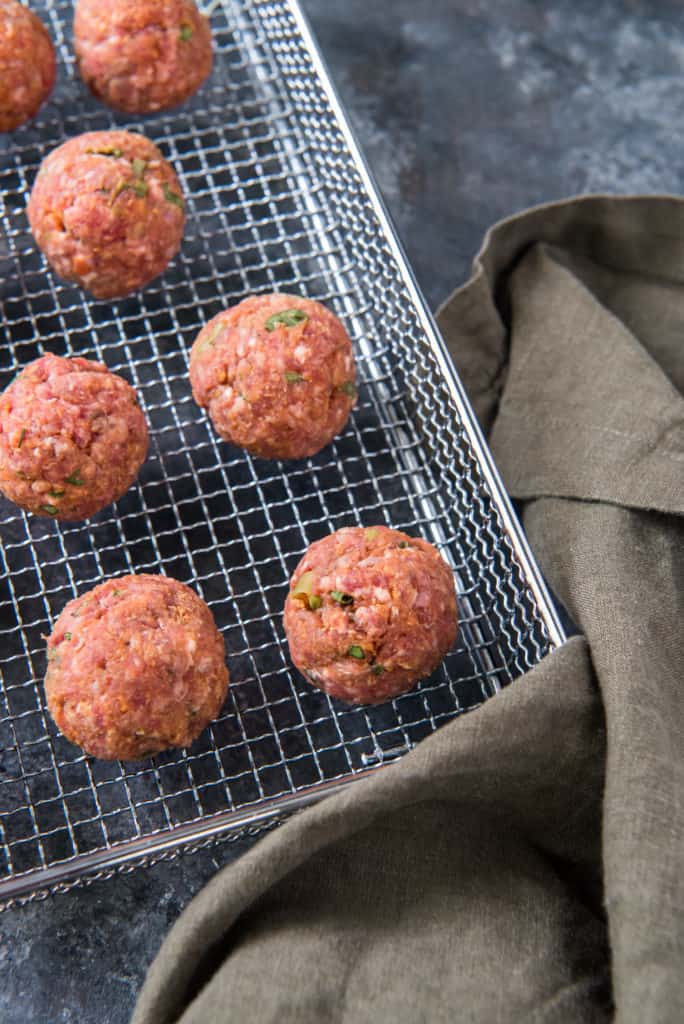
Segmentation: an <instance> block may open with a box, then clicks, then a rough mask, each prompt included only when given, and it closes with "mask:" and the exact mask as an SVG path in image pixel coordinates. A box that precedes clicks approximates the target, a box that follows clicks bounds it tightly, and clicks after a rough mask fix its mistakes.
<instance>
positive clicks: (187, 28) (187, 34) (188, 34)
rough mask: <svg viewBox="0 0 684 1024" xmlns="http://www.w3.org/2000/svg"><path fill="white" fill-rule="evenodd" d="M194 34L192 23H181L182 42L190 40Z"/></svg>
mask: <svg viewBox="0 0 684 1024" xmlns="http://www.w3.org/2000/svg"><path fill="white" fill-rule="evenodd" d="M194 34H195V33H194V31H193V28H192V25H181V27H180V37H181V39H182V40H183V42H184V43H188V42H190V40H191V39H192V37H193V35H194Z"/></svg>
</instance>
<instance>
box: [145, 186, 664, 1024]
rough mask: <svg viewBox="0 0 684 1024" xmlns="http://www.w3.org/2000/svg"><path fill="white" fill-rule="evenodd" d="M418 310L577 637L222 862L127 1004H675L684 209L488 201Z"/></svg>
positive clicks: (468, 1014)
mask: <svg viewBox="0 0 684 1024" xmlns="http://www.w3.org/2000/svg"><path fill="white" fill-rule="evenodd" d="M440 323H441V327H442V329H443V331H444V334H445V337H446V339H447V342H448V344H449V347H450V349H451V352H452V353H453V356H454V359H455V361H456V364H457V366H458V367H459V370H460V372H461V375H462V377H463V379H464V382H465V384H466V387H467V388H468V390H469V392H470V395H471V397H472V399H473V401H474V403H475V406H476V409H477V412H478V415H479V416H480V418H481V420H482V422H483V424H484V426H485V428H486V429H487V431H488V433H489V436H490V441H491V444H492V447H493V450H494V455H495V458H496V460H497V462H498V465H499V467H500V469H501V471H502V473H503V476H504V480H505V483H506V485H507V487H508V489H509V491H510V493H511V494H512V495H513V496H514V497H515V498H517V499H519V500H520V501H521V503H522V508H523V516H524V523H525V527H526V530H527V533H528V536H529V538H530V541H531V543H532V546H533V548H534V550H535V552H536V554H537V557H538V559H539V561H540V563H541V565H542V568H543V569H544V571H545V572H546V574H547V576H548V577H549V579H550V581H551V583H552V585H553V587H554V588H555V590H556V591H557V593H558V594H559V595H560V596H561V597H562V598H563V600H564V601H565V603H566V605H567V607H568V608H569V609H570V612H571V614H572V615H573V617H574V618H575V620H576V622H577V623H578V624H579V626H580V627H581V628H582V630H583V632H584V634H585V637H586V640H585V639H584V638H580V637H575V638H574V639H572V640H571V641H570V642H569V643H567V644H566V645H565V646H564V647H563V648H561V649H560V650H558V651H556V652H554V653H553V654H552V655H550V656H549V657H548V658H546V659H545V660H544V661H543V662H542V663H541V664H540V665H539V666H538V667H537V668H535V669H534V670H533V671H532V672H530V673H528V675H527V676H525V677H524V678H523V679H521V680H519V681H517V682H516V683H514V684H512V685H511V686H510V687H508V688H507V689H506V690H505V691H504V692H503V693H501V694H500V695H498V696H497V697H495V698H493V699H492V700H490V701H488V702H487V703H486V704H485V705H484V706H483V707H482V708H480V709H479V710H477V711H475V712H472V713H471V714H469V715H467V716H464V717H463V718H460V719H457V720H456V721H454V722H453V723H451V724H450V725H449V726H446V727H445V728H443V729H441V730H440V731H439V732H438V733H436V734H435V735H434V736H432V737H430V738H429V739H427V740H425V741H424V742H423V743H421V744H420V745H419V746H418V747H417V748H416V749H415V750H414V751H413V752H412V753H411V754H409V755H407V756H406V757H405V758H404V759H403V760H402V761H401V762H400V763H399V764H398V765H395V766H392V767H391V768H388V769H387V770H386V771H383V772H380V773H378V774H377V775H376V776H375V777H373V778H371V779H369V780H367V781H364V782H360V783H358V784H356V785H354V786H352V787H350V788H349V789H348V790H347V791H345V792H343V793H341V794H339V795H337V796H335V797H331V798H329V799H327V800H325V801H323V802H322V803H320V804H318V805H317V806H315V807H312V808H310V809H308V810H306V811H304V812H302V813H301V814H299V815H297V816H295V817H294V818H292V819H291V820H290V821H289V822H287V823H286V824H285V825H283V826H282V827H281V828H280V829H278V830H277V831H275V832H273V833H271V834H270V835H268V836H267V837H266V838H264V839H263V840H262V841H261V842H260V843H259V844H258V845H257V846H256V847H255V848H254V849H252V850H251V851H250V852H249V853H248V854H247V855H246V856H244V857H243V858H242V859H241V860H240V861H238V862H237V863H235V864H233V865H231V866H230V867H229V868H227V869H224V870H223V871H222V872H220V873H219V874H218V875H217V876H216V877H215V878H214V879H213V881H212V882H211V883H210V884H209V885H208V886H207V887H206V888H205V890H204V891H203V892H202V893H201V894H200V895H199V896H198V897H197V898H196V899H195V900H194V901H193V903H192V904H191V905H190V906H189V907H188V908H187V910H186V911H185V913H184V914H183V915H182V917H181V918H180V920H179V921H178V923H177V924H176V926H175V927H174V928H173V929H172V931H171V933H170V935H169V936H168V938H167V939H166V941H165V943H164V945H163V946H162V949H161V952H160V953H159V956H158V958H157V960H156V961H155V963H154V964H153V965H152V968H151V969H150V972H149V975H148V978H147V980H146V983H145V986H144V988H143V990H142V993H141V995H140V999H139V1002H138V1006H137V1008H136V1011H135V1014H134V1018H133V1020H134V1022H135V1024H171V1022H182V1024H210V1022H211V1024H220V1022H227V1021H230V1022H242V1021H253V1022H255V1024H256V1022H258V1024H261V1022H276V1021H277V1022H278V1024H289V1022H297V1024H308V1022H312V1024H313V1022H319V1021H321V1022H331V1024H338V1022H339V1024H362V1022H366V1021H367V1022H371V1021H373V1022H376V1024H377V1022H378V1021H383V1022H385V1021H386V1022H392V1024H417V1022H431V1024H432V1022H442V1021H444V1022H447V1021H449V1022H451V1021H477V1022H480V1021H483V1022H500V1021H532V1022H541V1021H544V1022H547V1021H548V1022H551V1021H553V1022H556V1021H559V1022H563V1021H577V1022H583V1024H585V1022H594V1021H596V1022H598V1021H606V1020H613V1019H615V1020H618V1021H622V1022H629V1024H650V1022H656V1021H657V1022H673V1024H675V1022H676V1024H681V1022H682V1021H684V633H683V630H682V610H683V608H682V606H683V604H684V546H683V539H684V519H683V518H682V513H683V512H684V397H683V396H682V391H683V390H684V202H682V201H680V200H678V199H675V198H667V197H664V198H634V199H629V198H622V199H620V198H610V197H596V198H594V197H590V198H585V199H579V200H573V201H568V202H565V203H559V204H554V205H550V206H546V207H540V208H538V209H535V210H532V211H529V212H527V213H525V214H521V215H520V216H516V217H513V218H511V219H510V220H507V221H504V222H502V223H501V224H499V225H497V226H496V227H495V228H493V229H492V231H491V232H490V234H489V235H488V237H487V239H486V241H485V245H484V248H483V250H482V252H481V253H480V255H479V257H478V258H477V260H476V263H475V270H474V276H473V278H472V279H471V281H470V282H469V283H468V284H467V285H466V286H465V287H464V288H462V289H460V290H459V291H458V292H456V294H455V295H454V296H453V297H452V299H451V300H450V301H449V302H448V303H447V304H446V305H445V307H444V308H443V310H442V312H441V315H440Z"/></svg>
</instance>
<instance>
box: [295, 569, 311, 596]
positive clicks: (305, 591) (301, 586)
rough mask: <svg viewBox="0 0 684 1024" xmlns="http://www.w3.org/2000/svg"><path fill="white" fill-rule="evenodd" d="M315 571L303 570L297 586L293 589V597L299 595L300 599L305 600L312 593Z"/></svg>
mask: <svg viewBox="0 0 684 1024" xmlns="http://www.w3.org/2000/svg"><path fill="white" fill-rule="evenodd" d="M313 575H314V574H313V572H312V571H311V570H309V571H308V572H303V573H302V575H301V576H300V577H299V581H298V583H297V586H296V587H295V589H294V590H293V591H292V596H293V597H298V598H299V599H300V600H305V599H307V598H308V597H309V596H310V595H311V584H312V583H313Z"/></svg>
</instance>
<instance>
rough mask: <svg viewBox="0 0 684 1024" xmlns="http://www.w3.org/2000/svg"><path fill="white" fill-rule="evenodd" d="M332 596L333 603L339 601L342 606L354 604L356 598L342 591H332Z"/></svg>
mask: <svg viewBox="0 0 684 1024" xmlns="http://www.w3.org/2000/svg"><path fill="white" fill-rule="evenodd" d="M330 596H331V597H332V599H333V601H337V603H338V604H341V605H343V606H344V605H349V604H354V598H353V597H352V596H351V594H343V593H342V591H341V590H331V591H330Z"/></svg>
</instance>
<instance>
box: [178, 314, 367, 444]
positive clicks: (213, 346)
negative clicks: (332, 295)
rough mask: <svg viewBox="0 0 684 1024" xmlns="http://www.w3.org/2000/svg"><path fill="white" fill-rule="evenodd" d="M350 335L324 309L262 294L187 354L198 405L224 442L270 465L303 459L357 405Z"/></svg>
mask: <svg viewBox="0 0 684 1024" xmlns="http://www.w3.org/2000/svg"><path fill="white" fill-rule="evenodd" d="M355 380H356V370H355V367H354V355H353V352H352V344H351V341H350V339H349V335H348V334H347V332H346V330H345V329H344V327H343V325H342V324H341V323H340V321H339V320H338V319H337V317H336V316H335V315H334V314H333V313H331V312H330V310H328V309H326V308H325V306H322V305H321V304H320V303H319V302H313V301H312V300H310V299H303V298H301V297H299V296H297V295H280V294H276V295H258V296H253V297H252V298H249V299H245V300H244V301H243V302H240V303H239V304H238V305H237V306H234V307H232V308H231V309H227V310H225V312H223V313H219V314H218V316H216V317H214V319H213V320H211V321H210V322H209V323H208V324H207V326H206V327H205V328H204V329H203V330H202V331H201V332H200V334H199V336H198V337H197V340H196V341H195V344H194V345H193V348H192V352H191V354H190V381H191V384H192V393H193V395H194V397H195V401H196V402H197V403H198V404H199V405H201V406H202V407H203V408H205V409H207V410H208V412H209V416H210V418H211V421H212V423H213V424H214V427H215V428H216V430H217V432H218V433H219V434H220V435H221V437H222V438H223V439H224V440H226V441H231V442H232V443H233V444H235V445H239V446H240V447H242V448H246V449H247V451H249V452H252V453H253V454H254V455H260V456H262V457H263V458H266V459H302V458H305V457H307V456H310V455H314V454H315V453H316V452H318V451H320V449H321V448H324V447H325V445H327V444H329V443H330V441H331V440H332V439H333V437H335V435H336V434H338V433H339V432H340V431H341V430H342V429H343V427H344V425H345V423H346V422H347V420H348V418H349V413H350V412H351V409H352V407H353V406H354V403H355V401H356V384H355Z"/></svg>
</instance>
